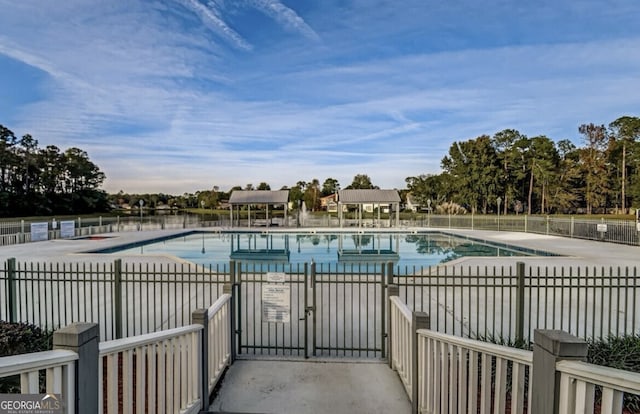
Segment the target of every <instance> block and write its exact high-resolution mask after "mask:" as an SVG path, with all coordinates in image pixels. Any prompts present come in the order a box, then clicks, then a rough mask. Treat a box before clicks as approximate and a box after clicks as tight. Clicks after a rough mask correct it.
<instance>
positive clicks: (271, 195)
mask: <svg viewBox="0 0 640 414" xmlns="http://www.w3.org/2000/svg"><path fill="white" fill-rule="evenodd" d="M258 204H259V205H266V206H267V212H266V220H265V226H267V227H269V226H270V224H271V221H270V220H269V206H276V205H284V222H285V223H286V222H287V206H288V204H289V190H278V191H268V190H251V191H248V190H234V191H233V192H232V193H231V197H230V198H229V211H230V213H231V225H232V226H233V223H234V221H233V218H234V215H233V210H234V209H233V207H234V206H238V214H237V223H238V226H240V211H239V210H240V206H248V211H249V215H248V221H247V227H251V206H252V205H258Z"/></svg>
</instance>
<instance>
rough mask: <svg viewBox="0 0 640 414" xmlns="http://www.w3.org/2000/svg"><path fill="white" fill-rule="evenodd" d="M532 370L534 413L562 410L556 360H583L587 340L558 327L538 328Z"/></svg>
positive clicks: (532, 411)
mask: <svg viewBox="0 0 640 414" xmlns="http://www.w3.org/2000/svg"><path fill="white" fill-rule="evenodd" d="M533 337H534V339H533V341H534V346H533V373H532V374H531V381H532V388H531V393H532V395H531V411H530V412H531V413H532V414H560V413H559V397H560V374H559V373H558V372H556V362H558V361H561V360H577V361H584V360H585V359H586V357H587V343H586V342H585V341H584V340H582V339H580V338H578V337H575V336H573V335H571V334H568V333H566V332H563V331H559V330H542V329H536V330H535V331H534V333H533Z"/></svg>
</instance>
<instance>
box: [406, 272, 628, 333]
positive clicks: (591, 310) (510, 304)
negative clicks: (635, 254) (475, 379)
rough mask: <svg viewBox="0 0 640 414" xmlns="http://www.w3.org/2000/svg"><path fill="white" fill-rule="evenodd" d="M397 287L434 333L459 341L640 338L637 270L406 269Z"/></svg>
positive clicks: (410, 306)
mask: <svg viewBox="0 0 640 414" xmlns="http://www.w3.org/2000/svg"><path fill="white" fill-rule="evenodd" d="M393 283H394V284H397V285H398V286H399V288H400V296H401V298H402V299H403V301H405V302H406V303H407V304H408V306H409V308H411V309H413V310H416V311H423V312H426V313H428V314H429V315H430V317H431V324H432V327H433V329H435V330H437V331H440V332H444V333H450V334H453V335H458V336H464V337H470V338H491V337H493V338H495V339H502V340H504V341H506V342H509V341H512V342H522V341H524V342H531V338H532V337H533V331H534V330H535V329H559V330H564V331H567V332H569V333H571V334H573V335H576V336H578V337H582V338H606V337H608V336H609V335H616V336H618V335H624V334H635V333H637V332H638V331H640V307H639V305H638V304H639V303H640V276H639V275H638V269H637V268H622V267H609V268H605V267H600V268H591V267H552V268H549V267H545V268H539V267H533V266H530V267H525V266H524V264H517V265H516V266H509V267H488V266H486V267H445V266H438V267H421V268H415V267H412V268H408V267H405V268H396V269H395V270H394V277H393Z"/></svg>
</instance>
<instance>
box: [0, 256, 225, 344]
mask: <svg viewBox="0 0 640 414" xmlns="http://www.w3.org/2000/svg"><path fill="white" fill-rule="evenodd" d="M230 266H231V265H230ZM230 266H229V267H230ZM229 267H227V266H226V265H220V264H218V265H216V266H208V267H203V266H196V265H193V264H187V263H165V264H160V263H147V264H135V263H122V261H121V259H117V260H115V261H114V262H112V263H19V262H16V261H15V259H9V260H8V261H7V262H6V263H5V264H4V266H3V267H2V268H0V297H2V298H3V301H2V304H1V305H0V320H7V321H12V322H30V323H33V324H36V325H39V326H41V327H43V328H45V329H56V328H59V327H61V326H65V325H68V324H70V323H73V322H79V321H83V322H94V323H97V324H99V326H100V330H101V332H100V337H101V338H102V339H103V340H109V339H114V338H122V337H127V336H134V335H140V334H145V333H149V332H156V331H158V330H162V329H170V328H175V327H179V326H184V325H186V324H188V323H189V321H190V318H191V312H192V311H193V310H195V309H198V308H202V307H205V306H207V304H209V303H212V302H214V301H215V300H216V298H218V297H219V296H220V295H221V294H222V287H223V285H224V284H225V283H228V282H229ZM5 299H6V300H5Z"/></svg>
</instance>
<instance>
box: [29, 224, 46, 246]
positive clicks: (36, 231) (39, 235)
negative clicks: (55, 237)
mask: <svg viewBox="0 0 640 414" xmlns="http://www.w3.org/2000/svg"><path fill="white" fill-rule="evenodd" d="M43 240H49V223H31V241H32V242H35V241H43Z"/></svg>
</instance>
